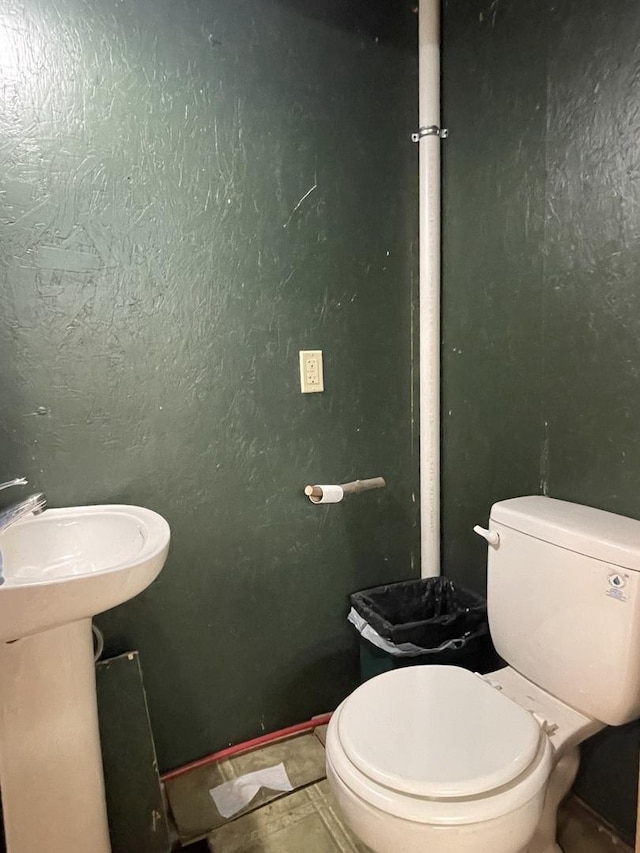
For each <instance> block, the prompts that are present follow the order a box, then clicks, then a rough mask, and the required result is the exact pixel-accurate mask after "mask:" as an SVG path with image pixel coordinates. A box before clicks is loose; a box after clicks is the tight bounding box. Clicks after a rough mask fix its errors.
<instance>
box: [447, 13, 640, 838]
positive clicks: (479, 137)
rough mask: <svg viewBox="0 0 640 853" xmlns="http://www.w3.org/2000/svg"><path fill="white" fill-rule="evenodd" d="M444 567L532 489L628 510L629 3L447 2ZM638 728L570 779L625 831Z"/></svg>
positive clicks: (479, 572)
mask: <svg viewBox="0 0 640 853" xmlns="http://www.w3.org/2000/svg"><path fill="white" fill-rule="evenodd" d="M444 39H445V59H444V113H445V124H446V125H447V126H448V127H449V128H450V131H451V136H450V138H449V139H448V140H447V142H446V144H445V146H444V149H445V165H444V186H445V189H444V306H443V317H444V414H443V434H444V459H443V461H444V506H443V514H444V565H445V571H446V572H447V573H448V574H450V575H451V576H453V577H455V578H457V579H459V580H460V581H462V582H464V583H467V584H469V585H470V586H472V587H474V588H476V589H481V590H482V589H484V585H485V559H486V557H485V549H484V548H483V547H482V543H481V541H479V540H477V539H476V537H474V535H473V534H472V533H471V527H472V525H473V524H474V523H477V522H483V521H486V519H487V516H488V513H489V508H490V505H491V504H492V503H493V502H494V501H495V500H496V499H500V498H505V497H512V496H515V495H520V494H527V493H538V492H541V491H545V492H546V493H548V494H550V495H551V496H553V497H557V498H561V499H565V500H571V501H577V502H579V503H585V504H588V505H592V506H597V507H601V508H603V509H606V510H611V511H613V512H618V513H621V514H623V515H629V516H631V517H634V518H640V490H639V489H638V486H637V484H638V480H639V479H640V331H639V330H640V289H639V288H638V270H640V243H639V242H638V233H639V231H640V185H639V181H638V176H639V174H640V172H639V165H638V163H639V159H638V143H637V140H638V134H639V131H640V110H639V109H638V104H639V103H640V101H639V98H640V90H639V89H638V79H639V77H640V47H639V45H640V16H639V15H638V8H637V3H634V2H632V0H622V2H618V3H615V4H611V3H608V2H607V0H586V2H585V0H568V2H564V3H560V4H555V3H552V2H548V3H539V2H536V0H515V1H514V2H510V3H505V2H488V0H486V2H479V1H478V2H475V0H474V2H467V3H464V4H461V3H458V2H453V0H447V2H446V3H445V16H444ZM639 751H640V725H638V724H635V723H634V724H631V725H629V726H625V727H623V728H621V729H616V730H614V729H610V730H608V731H606V732H604V733H602V734H601V735H600V736H598V737H597V738H594V739H592V740H591V741H590V743H589V744H588V745H587V746H586V747H585V749H584V758H583V764H582V768H581V771H580V775H579V778H578V781H577V784H576V790H577V792H578V793H579V794H580V795H581V796H582V797H583V798H584V799H585V800H587V802H589V803H590V804H591V805H592V806H593V807H594V808H595V809H596V810H597V811H599V812H600V813H602V814H603V815H604V816H605V817H606V818H608V819H609V820H610V821H611V822H613V824H614V825H615V826H617V827H618V829H619V830H620V831H621V832H622V833H623V834H625V835H627V836H629V837H631V836H632V835H633V832H634V821H635V811H636V809H635V801H636V790H637V779H638V753H639Z"/></svg>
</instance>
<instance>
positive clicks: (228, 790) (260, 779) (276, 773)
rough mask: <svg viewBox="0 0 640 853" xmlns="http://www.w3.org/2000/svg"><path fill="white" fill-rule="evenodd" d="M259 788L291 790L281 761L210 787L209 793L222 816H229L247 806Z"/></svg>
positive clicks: (291, 787)
mask: <svg viewBox="0 0 640 853" xmlns="http://www.w3.org/2000/svg"><path fill="white" fill-rule="evenodd" d="M260 788H269V790H271V791H282V793H283V794H284V793H287V792H288V791H293V785H292V784H291V782H290V781H289V777H288V776H287V771H286V770H285V768H284V763H283V762H280V764H276V765H275V766H274V767H265V768H263V769H262V770H255V771H254V772H253V773H245V775H244V776H239V777H238V778H237V779H232V780H231V781H230V782H223V783H222V785H216V787H215V788H210V790H209V793H210V794H211V798H212V799H213V802H214V803H215V804H216V808H217V809H218V811H219V812H220V814H221V815H222V817H226V818H229V817H233V815H234V814H237V813H238V812H239V811H242V809H244V808H245V807H246V806H248V805H249V803H250V802H251V800H252V799H253V798H254V797H255V795H256V794H257V793H258V791H259V790H260Z"/></svg>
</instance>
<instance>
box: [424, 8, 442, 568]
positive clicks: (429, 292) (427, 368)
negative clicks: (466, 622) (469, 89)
mask: <svg viewBox="0 0 640 853" xmlns="http://www.w3.org/2000/svg"><path fill="white" fill-rule="evenodd" d="M418 32H419V42H418V50H419V84H418V85H419V98H420V104H419V124H420V127H431V126H434V125H435V126H436V127H440V0H420V5H419V29H418ZM418 144H419V146H420V359H419V362H420V530H421V541H422V545H421V566H422V569H421V573H422V577H433V576H435V575H439V574H440V146H441V144H442V143H441V141H440V137H438V136H423V137H422V138H421V139H420V141H419V143H418Z"/></svg>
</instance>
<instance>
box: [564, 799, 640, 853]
mask: <svg viewBox="0 0 640 853" xmlns="http://www.w3.org/2000/svg"><path fill="white" fill-rule="evenodd" d="M558 841H559V842H560V845H561V846H562V849H563V851H564V853H633V851H632V848H631V847H628V846H627V845H626V844H624V843H623V842H622V841H620V840H619V839H617V838H616V837H615V836H614V835H613V834H612V833H610V832H608V831H607V830H606V829H605V828H604V827H603V826H602V825H601V824H600V823H599V821H598V820H597V818H596V817H595V815H593V813H592V812H590V811H589V809H587V808H585V807H584V806H583V805H582V804H581V803H580V801H579V800H577V799H570V800H569V801H568V802H567V803H566V804H565V805H564V806H563V807H562V808H561V810H560V814H559V816H558Z"/></svg>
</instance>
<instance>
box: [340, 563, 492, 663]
mask: <svg viewBox="0 0 640 853" xmlns="http://www.w3.org/2000/svg"><path fill="white" fill-rule="evenodd" d="M350 600H351V606H352V607H353V609H354V610H355V611H356V612H357V613H358V614H359V615H360V616H361V617H362V618H363V619H365V620H366V621H367V622H368V623H369V625H371V627H372V628H373V629H374V630H375V631H376V632H377V633H378V634H379V635H380V636H381V637H384V638H385V639H386V640H389V641H390V642H392V643H413V644H414V645H416V646H420V647H421V648H423V649H436V648H438V646H441V645H442V644H443V643H446V642H447V641H448V640H455V639H458V638H464V637H470V636H471V635H481V634H485V633H486V632H487V605H486V602H485V600H484V599H483V598H481V597H480V596H479V595H476V594H475V593H473V592H470V591H469V590H466V589H462V588H460V587H456V586H454V584H453V583H452V582H451V581H450V580H449V579H448V578H443V577H436V578H421V579H419V580H411V581H401V582H400V583H394V584H387V585H386V586H377V587H374V588H373V589H365V590H362V591H361V592H354V593H353V595H351V597H350Z"/></svg>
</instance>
